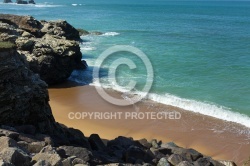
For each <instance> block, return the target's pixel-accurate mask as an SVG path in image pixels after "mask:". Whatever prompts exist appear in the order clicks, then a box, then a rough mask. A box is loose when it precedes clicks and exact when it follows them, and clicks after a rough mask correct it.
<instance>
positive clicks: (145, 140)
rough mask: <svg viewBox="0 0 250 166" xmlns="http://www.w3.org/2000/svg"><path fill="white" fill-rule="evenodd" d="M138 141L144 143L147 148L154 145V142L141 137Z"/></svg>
mask: <svg viewBox="0 0 250 166" xmlns="http://www.w3.org/2000/svg"><path fill="white" fill-rule="evenodd" d="M136 142H138V143H139V144H140V145H142V146H143V147H145V148H146V149H150V148H151V147H152V144H151V143H149V142H148V141H147V139H145V138H144V139H140V140H138V141H136Z"/></svg>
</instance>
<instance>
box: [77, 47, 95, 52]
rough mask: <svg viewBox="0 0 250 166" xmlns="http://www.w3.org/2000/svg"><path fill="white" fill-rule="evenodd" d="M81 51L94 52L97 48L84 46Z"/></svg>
mask: <svg viewBox="0 0 250 166" xmlns="http://www.w3.org/2000/svg"><path fill="white" fill-rule="evenodd" d="M81 50H85V51H93V50H96V48H95V47H91V46H83V47H81Z"/></svg>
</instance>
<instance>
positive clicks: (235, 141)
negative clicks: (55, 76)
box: [49, 84, 250, 165]
mask: <svg viewBox="0 0 250 166" xmlns="http://www.w3.org/2000/svg"><path fill="white" fill-rule="evenodd" d="M110 93H111V94H112V95H113V96H116V97H120V96H121V94H120V93H117V92H113V91H110ZM49 95H50V100H51V101H50V105H51V107H52V110H53V114H54V117H55V119H56V121H58V122H60V123H63V124H65V125H67V126H69V127H74V128H77V129H80V130H81V131H82V132H83V133H84V134H85V135H86V136H89V135H90V134H92V133H98V134H99V135H100V137H101V138H103V139H114V138H115V137H117V136H127V137H133V138H134V139H141V138H147V139H148V140H150V139H152V138H156V139H158V140H162V141H163V142H170V141H173V142H175V143H176V144H178V145H179V146H182V147H185V148H194V149H196V150H198V151H200V152H201V153H203V154H204V155H208V156H211V157H213V158H215V159H221V160H233V161H235V162H236V163H237V165H242V163H243V161H244V160H246V159H247V158H248V157H249V156H250V136H249V133H250V129H249V128H247V127H244V126H242V125H238V124H236V123H231V122H225V121H222V120H219V119H215V118H212V117H208V116H204V115H201V114H196V113H193V112H189V111H185V110H181V109H179V108H175V107H171V106H166V105H162V104H157V103H155V102H152V101H143V102H140V103H137V104H135V105H132V106H127V107H121V106H115V105H112V104H110V103H108V102H106V101H105V100H103V99H102V98H101V97H100V96H99V95H98V94H97V92H96V90H95V87H93V86H74V85H72V84H65V85H62V86H60V87H59V86H58V87H52V88H50V89H49ZM136 111H137V112H142V113H145V112H155V111H166V112H168V111H170V112H172V111H177V112H180V113H181V119H178V120H172V119H158V120H157V119H143V120H138V119H137V120H136V119H131V118H128V119H125V113H126V112H129V113H131V112H136ZM70 112H73V113H74V115H76V114H75V113H76V112H80V113H82V112H85V113H86V112H87V113H88V112H89V113H91V112H98V113H101V112H103V113H104V112H108V113H110V112H112V113H116V114H117V112H122V116H121V119H119V116H118V115H117V118H118V119H116V120H115V119H109V120H107V119H106V120H105V119H104V120H100V119H98V117H97V119H90V118H88V117H87V118H84V117H82V118H84V119H80V120H77V119H70V118H69V113H70ZM73 113H72V115H73ZM247 133H248V134H247Z"/></svg>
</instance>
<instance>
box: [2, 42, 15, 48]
mask: <svg viewBox="0 0 250 166" xmlns="http://www.w3.org/2000/svg"><path fill="white" fill-rule="evenodd" d="M14 47H15V44H14V43H11V42H3V41H0V49H9V48H14Z"/></svg>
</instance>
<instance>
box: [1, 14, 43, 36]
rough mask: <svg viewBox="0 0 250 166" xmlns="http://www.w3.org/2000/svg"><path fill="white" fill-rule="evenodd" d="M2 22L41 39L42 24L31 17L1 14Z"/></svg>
mask: <svg viewBox="0 0 250 166" xmlns="http://www.w3.org/2000/svg"><path fill="white" fill-rule="evenodd" d="M0 21H2V22H5V23H8V24H10V25H13V26H14V27H16V28H19V29H22V30H25V31H27V32H29V33H31V34H33V35H35V36H37V37H41V36H42V33H41V30H40V29H41V28H42V24H41V23H40V22H39V21H37V20H36V19H34V18H33V17H31V16H18V15H12V14H0Z"/></svg>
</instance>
